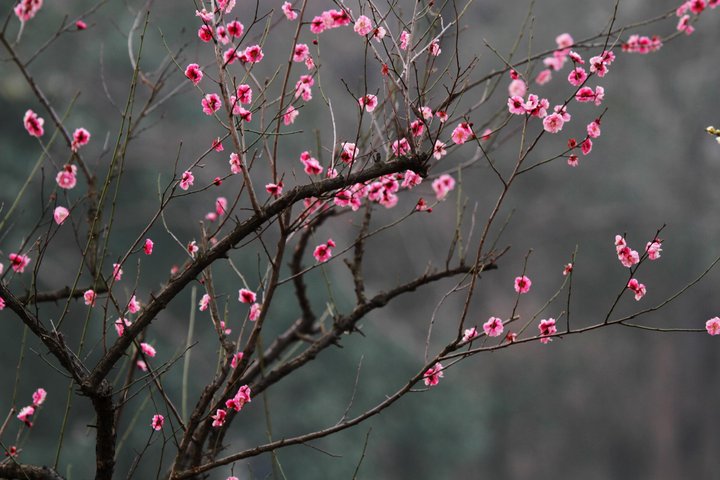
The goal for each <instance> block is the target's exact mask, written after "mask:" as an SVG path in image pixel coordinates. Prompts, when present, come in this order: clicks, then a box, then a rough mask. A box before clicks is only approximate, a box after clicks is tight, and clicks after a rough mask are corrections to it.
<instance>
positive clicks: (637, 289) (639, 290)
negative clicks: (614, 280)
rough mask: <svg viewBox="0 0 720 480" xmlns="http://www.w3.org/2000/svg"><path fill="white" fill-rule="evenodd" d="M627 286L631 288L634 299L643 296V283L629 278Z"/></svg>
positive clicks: (637, 299) (644, 291) (644, 290)
mask: <svg viewBox="0 0 720 480" xmlns="http://www.w3.org/2000/svg"><path fill="white" fill-rule="evenodd" d="M627 288H629V289H630V290H632V291H633V292H634V293H635V300H636V301H639V300H640V299H641V298H642V297H644V296H645V293H646V289H645V285H644V284H642V283H640V282H638V281H637V279H635V278H631V279H630V281H629V282H628V284H627Z"/></svg>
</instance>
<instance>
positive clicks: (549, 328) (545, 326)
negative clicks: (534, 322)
mask: <svg viewBox="0 0 720 480" xmlns="http://www.w3.org/2000/svg"><path fill="white" fill-rule="evenodd" d="M538 330H540V336H541V337H543V338H540V343H548V342H549V341H551V340H552V338H549V337H550V336H551V335H554V334H556V333H557V326H556V325H555V319H554V318H548V319H547V320H546V319H542V320H540V324H539V325H538Z"/></svg>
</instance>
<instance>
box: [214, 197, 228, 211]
mask: <svg viewBox="0 0 720 480" xmlns="http://www.w3.org/2000/svg"><path fill="white" fill-rule="evenodd" d="M227 206H228V201H227V198H225V197H218V198H216V199H215V213H217V214H218V216H222V215H225V214H226V213H227Z"/></svg>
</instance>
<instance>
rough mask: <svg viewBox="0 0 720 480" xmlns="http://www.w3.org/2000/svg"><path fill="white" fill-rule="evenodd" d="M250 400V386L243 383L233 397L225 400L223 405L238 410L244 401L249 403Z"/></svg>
mask: <svg viewBox="0 0 720 480" xmlns="http://www.w3.org/2000/svg"><path fill="white" fill-rule="evenodd" d="M251 401H252V400H251V399H250V387H249V386H248V385H243V386H242V387H240V389H239V390H238V392H237V393H236V394H235V396H234V397H233V398H231V399H229V400H227V401H226V402H225V406H226V407H227V408H232V409H233V410H235V411H236V412H239V411H240V410H242V408H243V406H244V405H245V404H246V403H250V402H251Z"/></svg>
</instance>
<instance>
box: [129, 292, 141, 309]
mask: <svg viewBox="0 0 720 480" xmlns="http://www.w3.org/2000/svg"><path fill="white" fill-rule="evenodd" d="M127 309H128V312H130V313H137V312H139V311H140V302H139V301H138V299H137V297H135V295H133V296H132V297H131V298H130V301H129V302H128V306H127Z"/></svg>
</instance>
